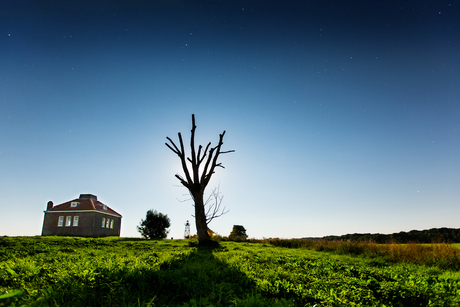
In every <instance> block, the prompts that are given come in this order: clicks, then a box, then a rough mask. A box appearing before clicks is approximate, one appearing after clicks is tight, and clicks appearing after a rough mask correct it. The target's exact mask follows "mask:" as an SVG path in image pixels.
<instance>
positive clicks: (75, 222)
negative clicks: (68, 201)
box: [73, 215, 80, 226]
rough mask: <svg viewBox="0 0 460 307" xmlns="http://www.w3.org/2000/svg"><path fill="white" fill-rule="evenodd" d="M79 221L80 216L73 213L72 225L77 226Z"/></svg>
mask: <svg viewBox="0 0 460 307" xmlns="http://www.w3.org/2000/svg"><path fill="white" fill-rule="evenodd" d="M79 221H80V217H79V216H78V215H75V216H74V217H73V226H78V222H79Z"/></svg>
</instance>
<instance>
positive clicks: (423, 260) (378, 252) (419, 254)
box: [253, 238, 460, 270]
mask: <svg viewBox="0 0 460 307" xmlns="http://www.w3.org/2000/svg"><path fill="white" fill-rule="evenodd" d="M254 241H256V240H253V242H254ZM258 241H259V242H260V243H268V244H271V245H274V246H279V247H288V248H306V249H312V250H317V251H325V252H332V253H336V254H340V255H362V256H366V257H380V258H384V259H386V260H387V261H390V262H398V263H413V264H419V265H426V266H434V267H438V268H440V269H448V270H460V249H459V248H457V247H455V246H452V245H450V244H445V243H440V244H415V243H410V244H396V243H391V244H377V243H374V242H356V241H328V240H305V239H289V240H284V239H278V238H275V239H271V238H270V239H263V240H258Z"/></svg>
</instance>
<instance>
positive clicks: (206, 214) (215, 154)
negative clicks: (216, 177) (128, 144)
mask: <svg viewBox="0 0 460 307" xmlns="http://www.w3.org/2000/svg"><path fill="white" fill-rule="evenodd" d="M195 130H196V126H195V115H194V114H192V131H191V132H192V133H191V137H190V149H191V157H186V156H185V149H184V142H183V141H182V136H181V134H180V132H179V133H178V136H179V147H177V146H176V144H174V142H173V141H172V140H171V139H170V138H169V137H166V139H167V140H168V141H169V142H170V143H171V145H170V144H168V143H165V144H166V146H168V148H169V149H171V150H172V151H173V152H174V153H175V154H176V155H178V156H179V158H180V160H181V164H182V170H183V171H184V174H185V178H184V177H182V176H180V175H179V174H176V178H177V179H179V181H180V182H181V183H182V185H183V186H185V187H186V188H187V189H188V190H189V192H190V195H191V196H192V198H193V201H194V202H195V205H194V206H195V225H196V229H197V234H198V240H199V241H200V242H202V241H208V240H210V237H209V234H208V223H209V222H211V220H212V219H213V218H216V217H218V216H220V215H222V214H223V213H221V214H219V208H220V203H221V202H222V198H220V199H219V193H218V191H217V194H216V193H213V194H214V198H215V201H216V203H215V205H213V206H208V210H207V211H206V210H205V202H204V190H205V189H206V186H207V185H208V183H209V181H210V180H211V177H212V175H213V174H214V173H215V169H216V167H222V168H224V167H223V166H222V163H218V161H217V160H218V158H219V155H220V154H225V153H229V152H234V150H229V151H221V147H222V144H223V139H224V135H225V131H224V132H222V134H219V143H218V144H217V146H215V147H210V146H211V142H209V143H208V144H207V145H206V147H205V148H204V150H203V146H201V145H199V146H198V152H197V151H196V150H195ZM187 162H188V163H189V164H190V166H191V172H190V171H189V168H188V163H187ZM203 162H204V168H203V170H202V172H201V174H200V166H201V165H202V163H203ZM214 192H215V190H214ZM213 194H211V197H212V195H213ZM208 200H209V199H208ZM216 206H217V208H216ZM215 210H216V211H215ZM224 210H225V208H224ZM222 212H224V211H222Z"/></svg>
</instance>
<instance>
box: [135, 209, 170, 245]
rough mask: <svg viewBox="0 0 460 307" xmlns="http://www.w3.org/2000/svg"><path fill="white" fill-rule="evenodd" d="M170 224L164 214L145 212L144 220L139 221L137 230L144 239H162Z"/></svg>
mask: <svg viewBox="0 0 460 307" xmlns="http://www.w3.org/2000/svg"><path fill="white" fill-rule="evenodd" d="M169 226H171V222H170V220H169V218H168V216H167V215H166V214H162V213H159V212H157V211H156V210H155V211H152V210H149V211H147V215H146V217H145V220H141V223H140V226H137V230H138V231H139V232H140V234H141V235H142V236H143V237H144V238H146V239H164V238H166V236H167V235H168V232H169V230H167V228H169Z"/></svg>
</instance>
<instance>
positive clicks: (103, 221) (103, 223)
mask: <svg viewBox="0 0 460 307" xmlns="http://www.w3.org/2000/svg"><path fill="white" fill-rule="evenodd" d="M102 228H105V217H103V218H102Z"/></svg>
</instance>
